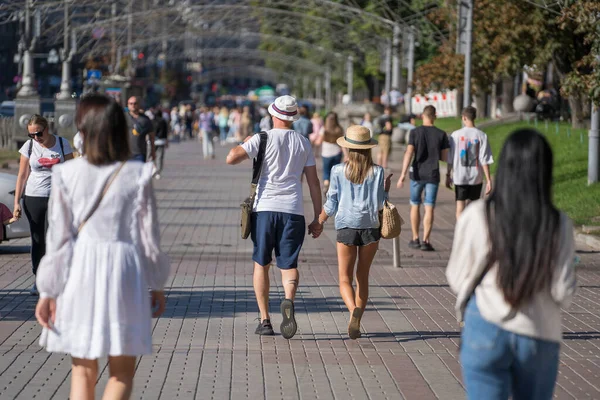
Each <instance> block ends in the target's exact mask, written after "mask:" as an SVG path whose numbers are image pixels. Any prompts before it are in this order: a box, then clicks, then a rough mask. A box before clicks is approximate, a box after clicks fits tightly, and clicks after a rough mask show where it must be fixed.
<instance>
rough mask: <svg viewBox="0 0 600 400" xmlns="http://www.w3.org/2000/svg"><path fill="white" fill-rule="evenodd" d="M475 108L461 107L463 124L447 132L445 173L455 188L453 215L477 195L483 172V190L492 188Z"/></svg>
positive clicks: (486, 150) (483, 136)
mask: <svg viewBox="0 0 600 400" xmlns="http://www.w3.org/2000/svg"><path fill="white" fill-rule="evenodd" d="M476 116H477V110H476V109H475V108H474V107H466V108H465V109H464V110H463V111H462V122H463V125H464V128H462V129H459V130H457V131H455V132H454V133H452V135H451V136H450V151H449V152H448V174H447V177H446V186H448V187H450V186H451V184H452V183H454V188H455V192H456V219H458V217H459V216H460V214H461V213H462V212H463V210H464V209H465V207H466V206H467V205H468V203H469V202H471V201H475V200H478V199H479V198H480V197H481V189H482V187H483V176H484V175H485V179H486V181H487V185H486V188H485V194H486V195H488V194H489V193H490V192H491V191H492V180H491V178H490V164H493V163H494V157H493V156H492V150H491V149H490V144H489V142H488V138H487V135H486V134H485V133H483V132H482V131H480V130H479V129H477V128H475V118H476Z"/></svg>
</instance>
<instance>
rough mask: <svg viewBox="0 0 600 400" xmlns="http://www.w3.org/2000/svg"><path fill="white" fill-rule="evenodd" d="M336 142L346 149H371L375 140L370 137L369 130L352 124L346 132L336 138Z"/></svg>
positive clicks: (375, 144) (374, 144) (375, 143)
mask: <svg viewBox="0 0 600 400" xmlns="http://www.w3.org/2000/svg"><path fill="white" fill-rule="evenodd" d="M337 144H339V145H340V146H342V147H346V148H348V149H372V148H373V147H375V146H377V140H375V139H372V138H371V131H370V130H369V128H365V127H364V126H360V125H352V126H351V127H349V128H348V129H346V134H345V135H344V136H342V137H341V138H339V139H338V140H337Z"/></svg>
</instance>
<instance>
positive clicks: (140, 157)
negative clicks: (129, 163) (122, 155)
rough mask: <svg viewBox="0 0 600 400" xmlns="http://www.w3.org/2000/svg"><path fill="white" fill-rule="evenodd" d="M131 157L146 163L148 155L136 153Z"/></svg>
mask: <svg viewBox="0 0 600 400" xmlns="http://www.w3.org/2000/svg"><path fill="white" fill-rule="evenodd" d="M131 159H132V160H134V161H141V162H143V163H145V162H146V155H145V154H134V155H133V156H131Z"/></svg>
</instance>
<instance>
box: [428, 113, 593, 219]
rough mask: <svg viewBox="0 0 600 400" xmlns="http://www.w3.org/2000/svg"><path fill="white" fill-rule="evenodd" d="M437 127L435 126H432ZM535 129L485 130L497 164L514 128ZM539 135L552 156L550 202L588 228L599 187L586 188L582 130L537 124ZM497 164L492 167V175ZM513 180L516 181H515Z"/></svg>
mask: <svg viewBox="0 0 600 400" xmlns="http://www.w3.org/2000/svg"><path fill="white" fill-rule="evenodd" d="M436 125H437V124H436ZM523 127H529V128H535V124H534V123H533V122H531V123H530V124H528V123H527V122H517V123H511V124H505V125H499V126H496V127H491V128H486V129H485V133H487V135H488V138H489V141H490V145H491V147H492V152H493V153H494V158H495V159H496V160H497V159H498V156H499V154H500V150H501V148H502V145H503V144H504V141H505V139H506V137H507V136H508V135H509V134H510V133H511V132H513V131H514V130H515V129H517V128H523ZM537 129H538V130H539V131H540V132H542V133H543V134H544V135H545V136H546V138H547V139H548V141H549V142H550V145H551V146H552V150H553V153H554V200H555V203H556V205H557V207H558V208H560V209H561V210H563V211H565V212H566V213H567V214H568V215H569V216H570V217H571V219H573V221H574V222H575V223H576V224H578V225H582V224H585V225H587V224H592V225H597V222H596V223H593V222H592V218H593V217H597V216H600V184H595V185H592V186H588V185H587V167H588V136H587V131H586V130H572V129H570V126H569V125H568V124H566V123H564V124H559V125H558V133H557V130H556V124H555V123H550V124H548V128H547V129H546V124H545V123H543V122H539V123H538V125H537ZM496 168H497V164H494V165H492V173H494V171H495V170H496ZM515 178H516V177H515Z"/></svg>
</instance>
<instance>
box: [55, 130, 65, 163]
mask: <svg viewBox="0 0 600 400" xmlns="http://www.w3.org/2000/svg"><path fill="white" fill-rule="evenodd" d="M57 137H58V142H59V143H60V153H61V154H62V157H63V160H64V159H65V146H64V145H63V139H62V138H61V137H60V136H57Z"/></svg>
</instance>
